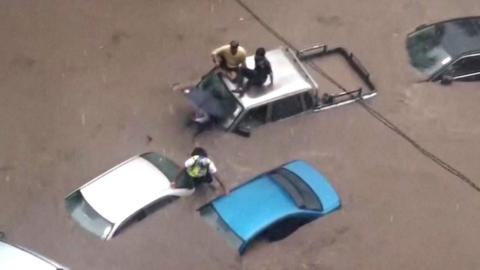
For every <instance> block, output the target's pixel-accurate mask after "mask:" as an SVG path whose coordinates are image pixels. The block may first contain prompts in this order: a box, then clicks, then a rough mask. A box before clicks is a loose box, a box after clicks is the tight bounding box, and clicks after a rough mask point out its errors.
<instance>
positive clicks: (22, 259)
mask: <svg viewBox="0 0 480 270" xmlns="http://www.w3.org/2000/svg"><path fill="white" fill-rule="evenodd" d="M58 267H60V266H58ZM0 269H2V270H32V269H35V270H56V269H58V268H57V266H56V265H55V263H54V262H51V261H50V260H49V259H46V258H45V259H44V258H42V257H41V256H40V255H38V256H37V254H36V253H33V252H30V251H27V250H26V249H23V248H19V247H16V246H13V245H10V244H7V243H5V242H2V241H0ZM62 269H65V268H62Z"/></svg>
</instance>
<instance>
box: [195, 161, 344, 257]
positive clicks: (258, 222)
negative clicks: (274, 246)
mask: <svg viewBox="0 0 480 270" xmlns="http://www.w3.org/2000/svg"><path fill="white" fill-rule="evenodd" d="M340 206H341V201H340V197H339V196H338V194H337V192H336V191H335V189H334V188H333V186H332V185H331V184H330V182H329V181H328V180H327V179H326V178H325V176H323V175H322V174H321V173H320V172H319V171H318V170H316V169H315V168H314V167H313V166H312V165H310V164H308V163H307V162H305V161H301V160H297V161H292V162H289V163H287V164H285V165H282V166H280V167H278V168H276V169H274V170H272V171H269V172H267V173H263V174H261V175H259V176H257V177H255V178H254V179H252V180H250V181H248V182H246V183H245V184H243V185H240V186H238V187H236V188H235V189H233V190H232V192H231V193H230V194H229V195H227V196H221V197H218V198H216V199H214V200H213V201H211V202H209V203H207V204H206V205H204V206H202V207H201V208H200V209H199V211H200V214H201V215H202V217H203V218H204V219H205V220H206V221H207V223H209V224H211V225H213V226H214V227H215V228H216V229H217V230H218V231H220V232H221V233H222V235H223V236H224V237H225V238H226V239H227V240H228V241H229V242H230V243H231V244H232V245H233V246H234V247H235V248H236V249H238V251H239V253H240V254H243V253H244V252H245V249H246V248H247V246H248V245H249V244H250V243H252V242H253V241H254V240H255V239H258V238H266V239H267V240H269V241H276V240H280V239H283V238H285V237H287V236H288V235H290V234H291V233H293V232H294V231H295V230H296V229H297V228H298V227H300V226H302V225H304V224H306V223H308V222H310V221H312V220H315V219H317V218H319V217H321V216H324V215H326V214H328V213H330V212H332V211H334V210H336V209H339V208H340Z"/></svg>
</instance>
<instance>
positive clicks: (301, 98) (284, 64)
mask: <svg viewBox="0 0 480 270" xmlns="http://www.w3.org/2000/svg"><path fill="white" fill-rule="evenodd" d="M329 55H339V56H341V57H342V58H344V59H345V60H346V62H347V63H348V64H349V66H350V67H351V68H352V69H353V71H354V72H355V73H356V74H357V75H358V77H359V78H360V79H361V80H362V82H363V85H365V86H366V87H360V88H358V89H354V90H352V91H344V92H342V93H336V94H331V93H328V92H326V90H322V86H319V85H318V84H317V82H316V81H315V80H314V79H313V77H312V76H311V75H310V73H309V72H308V70H307V68H306V66H305V65H304V64H305V62H306V61H309V60H312V59H313V58H321V57H324V56H329ZM266 57H267V59H268V60H269V61H270V63H271V67H272V72H273V77H274V82H273V85H272V86H268V87H267V86H265V87H261V88H253V89H251V90H249V91H248V92H247V93H246V94H245V95H243V96H240V95H239V94H236V93H235V90H237V88H238V85H237V84H236V83H234V82H232V80H230V79H229V78H228V76H225V75H224V74H223V73H222V72H217V71H215V70H212V71H211V72H209V73H208V74H207V75H205V76H203V78H202V80H201V81H200V82H199V83H198V84H197V85H196V86H194V87H192V88H190V89H186V90H185V91H184V92H185V95H186V96H187V98H189V99H190V101H191V103H192V104H193V106H194V107H195V110H196V111H197V114H196V115H197V118H195V121H196V122H200V123H201V122H202V121H204V119H205V116H211V117H213V118H214V119H215V123H216V124H217V125H218V126H219V127H221V128H222V129H224V130H225V131H229V132H236V133H238V134H240V135H246V136H248V135H249V134H250V130H251V129H253V128H255V127H258V126H260V125H262V124H265V123H268V122H271V121H277V120H281V119H285V118H289V117H292V116H295V115H299V114H302V113H307V112H319V111H322V110H326V109H329V108H334V107H338V106H341V105H344V104H348V103H351V102H354V101H356V100H359V99H368V98H371V97H373V96H375V95H376V94H377V92H376V90H375V87H374V85H373V83H372V82H371V81H370V75H369V73H368V72H367V71H366V69H365V68H364V67H363V65H362V64H361V63H360V61H359V60H358V59H357V58H356V57H355V56H354V55H353V54H351V53H348V52H347V51H346V50H345V49H343V48H334V49H328V48H327V46H325V45H321V46H314V47H312V48H309V49H305V50H302V51H295V50H293V49H290V48H278V49H273V50H269V51H267V53H266ZM246 63H247V66H248V67H249V68H253V67H254V57H253V56H249V57H247V60H246ZM232 91H233V92H232ZM198 112H200V113H198Z"/></svg>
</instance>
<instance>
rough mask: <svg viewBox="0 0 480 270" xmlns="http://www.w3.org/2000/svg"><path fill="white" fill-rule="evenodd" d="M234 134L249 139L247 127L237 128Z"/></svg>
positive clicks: (249, 130)
mask: <svg viewBox="0 0 480 270" xmlns="http://www.w3.org/2000/svg"><path fill="white" fill-rule="evenodd" d="M235 133H236V134H238V135H240V136H242V137H247V138H248V137H250V134H251V129H250V128H249V127H247V126H238V127H237V128H236V129H235Z"/></svg>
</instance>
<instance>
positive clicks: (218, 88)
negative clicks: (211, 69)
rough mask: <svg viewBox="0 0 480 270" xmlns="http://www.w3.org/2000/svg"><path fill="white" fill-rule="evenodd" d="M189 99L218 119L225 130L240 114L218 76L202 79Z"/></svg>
mask: <svg viewBox="0 0 480 270" xmlns="http://www.w3.org/2000/svg"><path fill="white" fill-rule="evenodd" d="M195 91H201V92H200V93H201V94H196V93H193V92H195ZM190 97H191V100H192V101H193V102H194V103H195V105H196V106H197V107H199V108H200V109H202V110H204V111H205V112H206V113H208V114H210V115H212V116H214V117H216V118H218V119H219V120H220V122H221V124H222V125H223V126H224V127H225V128H228V127H229V126H230V125H231V124H232V122H233V121H234V120H235V118H236V117H237V116H238V115H239V114H240V112H241V107H240V105H239V104H238V102H237V100H236V99H235V97H234V96H233V94H232V93H230V91H229V90H228V89H227V87H226V85H225V83H224V82H223V81H222V78H221V77H220V75H218V74H212V75H210V76H207V77H206V78H205V79H203V81H201V82H200V84H199V85H198V87H197V89H196V90H194V91H192V93H191V95H190Z"/></svg>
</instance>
